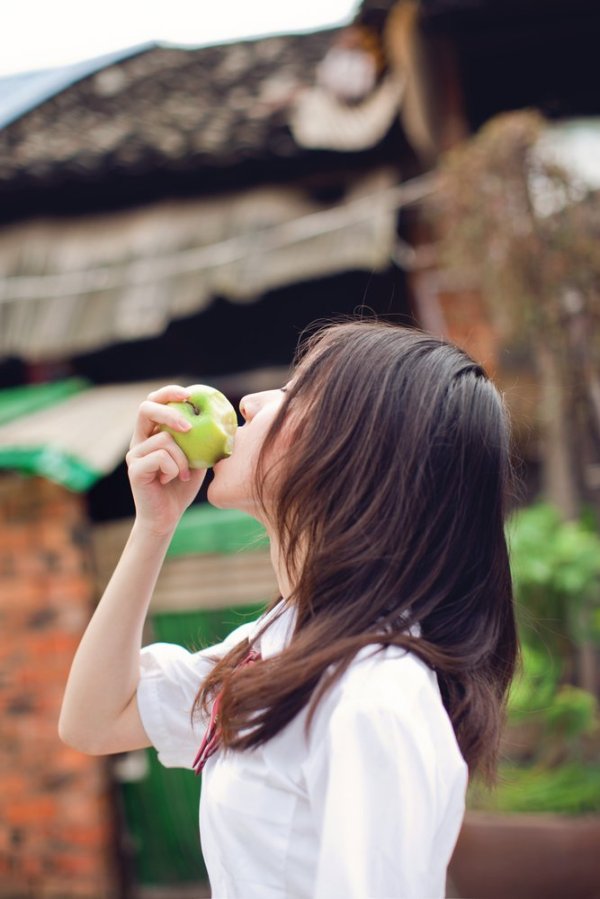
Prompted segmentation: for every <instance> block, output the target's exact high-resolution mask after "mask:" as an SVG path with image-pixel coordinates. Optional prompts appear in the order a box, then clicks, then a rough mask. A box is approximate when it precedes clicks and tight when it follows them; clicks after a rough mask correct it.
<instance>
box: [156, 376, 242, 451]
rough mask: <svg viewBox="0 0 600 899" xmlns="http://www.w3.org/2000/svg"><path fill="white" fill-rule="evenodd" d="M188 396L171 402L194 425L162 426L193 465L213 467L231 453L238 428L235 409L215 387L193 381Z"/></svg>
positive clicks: (170, 404)
mask: <svg viewBox="0 0 600 899" xmlns="http://www.w3.org/2000/svg"><path fill="white" fill-rule="evenodd" d="M187 389H188V390H189V399H187V400H186V401H185V402H183V403H168V405H169V406H173V407H174V408H175V409H177V411H178V412H179V413H180V414H181V415H182V416H183V417H184V418H185V420H186V421H188V422H189V423H190V424H191V426H192V427H191V429H190V430H189V431H185V432H183V431H175V430H172V429H171V428H168V427H167V426H166V425H161V431H167V432H168V433H169V434H170V435H171V437H172V438H173V440H174V441H175V443H177V445H178V446H180V447H181V449H182V450H183V452H184V453H185V455H186V456H187V459H188V462H189V464H190V468H212V466H213V465H214V464H215V463H216V462H218V461H219V460H220V459H225V458H227V456H230V455H231V451H232V449H233V438H234V436H235V432H236V430H237V426H238V424H237V415H236V414H235V409H234V408H233V406H232V405H231V403H230V402H229V400H228V399H227V397H226V396H224V395H223V394H222V393H221V392H220V391H219V390H217V389H216V388H215V387H209V386H208V385H206V384H194V385H193V386H192V387H188V388H187Z"/></svg>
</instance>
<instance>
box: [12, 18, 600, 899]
mask: <svg viewBox="0 0 600 899" xmlns="http://www.w3.org/2000/svg"><path fill="white" fill-rule="evenodd" d="M594 7H595V5H594V4H593V3H591V2H585V3H584V2H582V0H569V3H567V2H559V0H553V2H550V0H544V2H543V3H542V2H540V0H521V2H519V3H517V2H512V0H510V2H509V0H503V2H500V0H422V2H421V3H420V4H417V3H416V2H396V3H392V2H388V3H384V2H381V3H375V2H369V0H365V2H364V3H363V5H362V7H361V10H360V12H359V13H358V15H357V19H356V21H355V22H354V23H353V24H352V25H351V26H349V27H347V28H340V29H330V30H326V31H321V32H317V33H314V34H305V35H294V36H277V37H270V38H264V39H260V40H253V41H244V42H237V43H232V44H225V45H219V46H215V47H206V48H201V49H183V48H179V47H175V46H166V45H159V44H151V45H144V46H141V47H136V48H132V49H130V50H126V51H123V52H120V53H115V54H111V55H108V56H105V57H102V58H100V59H96V60H92V61H89V62H85V63H81V64H78V65H75V66H68V67H65V68H64V69H59V70H52V71H48V72H38V73H29V74H26V75H22V76H13V77H11V78H7V79H2V80H0V219H1V221H2V228H1V230H0V387H3V388H4V390H3V392H2V393H0V466H1V467H2V468H3V470H4V474H3V475H2V477H1V478H0V496H1V497H2V506H1V514H0V531H1V534H2V546H3V551H2V567H1V568H0V595H1V597H2V598H1V599H0V616H1V617H2V621H3V625H4V627H3V632H4V634H5V635H6V634H9V633H10V634H11V639H10V641H7V642H6V643H5V645H4V646H3V675H4V679H3V681H2V686H1V687H0V701H1V702H2V703H3V707H4V710H5V720H6V722H7V725H6V729H5V731H4V733H3V738H2V741H1V743H0V757H1V758H2V759H3V764H2V768H1V770H0V795H1V796H2V799H1V800H0V804H2V803H4V804H5V806H6V807H5V809H4V814H2V820H3V824H2V825H1V827H0V883H1V884H2V885H0V896H2V895H11V896H30V895H35V896H36V897H37V896H40V897H42V896H56V897H59V896H60V897H65V899H66V897H68V896H90V897H92V896H98V897H99V896H116V895H120V894H124V893H126V892H127V891H130V890H131V889H133V886H134V885H135V884H136V883H137V884H139V883H140V882H142V883H146V884H152V883H154V884H160V883H161V882H163V883H164V882H167V883H171V884H172V883H174V882H176V881H180V882H186V881H189V880H194V879H198V878H201V876H202V868H201V864H200V863H199V862H198V856H197V847H196V839H197V835H196V833H195V830H194V828H195V827H196V826H197V825H196V824H195V818H196V803H197V785H196V786H192V785H191V784H190V781H188V780H185V773H183V775H182V777H183V779H181V778H180V777H179V774H181V772H175V773H174V775H173V778H171V779H165V778H167V777H168V775H171V774H173V772H166V773H164V772H159V771H157V770H156V765H155V763H154V761H153V759H152V757H151V755H149V754H148V755H147V754H142V755H139V754H136V755H132V756H131V757H123V758H120V759H117V760H116V763H113V762H111V763H109V764H107V763H106V761H105V760H97V759H87V758H84V757H82V756H80V755H79V754H78V753H75V752H71V751H70V750H68V749H66V747H63V746H61V745H60V743H59V741H58V738H57V736H56V719H57V716H58V709H59V706H60V701H61V694H62V687H63V685H64V682H65V679H66V675H67V672H68V668H69V665H70V662H71V659H72V655H73V652H74V650H75V647H76V645H77V642H78V639H79V636H80V634H81V632H82V630H83V628H84V626H85V623H86V621H87V620H88V618H89V614H90V610H91V608H92V606H93V603H94V601H95V600H96V599H97V597H98V594H99V591H100V590H101V588H102V586H103V584H104V583H105V581H106V578H107V576H108V573H109V572H110V570H111V567H112V565H113V564H114V561H115V560H116V556H117V555H118V552H119V550H120V547H121V546H122V543H123V540H124V535H125V534H126V531H127V528H128V526H129V520H130V517H131V515H132V512H133V509H132V506H131V500H130V496H129V491H128V488H127V483H126V476H125V471H124V466H123V464H122V462H121V460H122V458H123V455H124V452H125V450H126V447H127V444H128V441H129V436H130V430H131V423H132V420H133V415H134V414H135V409H136V407H137V404H138V403H139V401H140V399H141V398H143V397H144V396H145V395H146V393H147V392H148V390H149V389H151V388H152V387H153V386H155V385H157V384H159V383H164V382H165V381H166V380H173V379H177V380H180V381H182V382H187V383H191V382H194V381H208V382H210V383H213V384H215V385H216V386H218V387H220V388H221V389H223V390H224V391H225V392H226V393H227V394H228V395H229V396H230V397H231V399H232V400H233V401H237V400H239V398H240V397H241V396H242V395H243V394H244V393H246V392H248V391H251V390H254V389H263V388H267V387H271V386H276V385H278V384H279V383H281V381H282V379H284V378H285V377H286V373H287V371H288V367H289V364H290V360H291V357H292V354H293V350H294V348H295V345H296V342H297V337H298V334H299V332H300V331H301V330H302V329H303V328H304V327H306V326H307V325H309V324H310V323H311V322H313V321H315V320H316V319H319V318H323V317H331V316H335V315H338V314H349V313H352V312H354V311H356V310H357V309H359V310H360V309H361V308H363V307H367V309H368V310H372V311H373V312H374V313H376V314H377V315H378V316H379V317H381V318H389V319H391V320H394V321H397V322H401V323H405V324H420V325H421V326H423V327H426V328H428V329H430V330H432V331H434V332H436V333H444V334H448V335H449V336H451V337H452V338H454V339H456V340H457V341H458V342H461V343H463V344H464V345H466V346H467V348H468V349H469V350H470V351H471V352H473V354H474V355H476V356H477V357H478V358H480V359H481V360H482V361H484V362H486V363H487V364H488V365H489V366H490V367H491V368H492V369H494V368H495V367H496V366H497V361H498V360H497V340H496V338H495V335H494V333H493V331H492V329H491V327H490V325H489V323H488V321H487V319H486V316H485V314H484V311H483V306H482V304H481V301H480V298H479V296H478V294H477V291H476V290H475V289H473V288H472V286H470V285H464V284H456V283H449V282H447V281H445V280H444V277H443V273H441V272H439V271H438V270H437V269H436V267H435V264H434V263H429V264H428V262H427V260H428V253H429V252H430V247H429V232H428V228H427V225H426V223H425V222H423V221H422V219H421V218H420V216H419V213H418V205H417V204H418V202H419V201H420V200H421V199H422V198H424V197H426V196H427V195H428V194H429V192H430V191H431V189H432V184H433V182H432V176H431V173H432V171H433V170H434V168H435V163H436V160H437V158H438V156H439V154H440V153H441V152H443V151H444V150H445V149H447V148H449V147H451V146H453V145H454V144H455V143H456V142H457V141H459V140H460V139H462V138H463V137H464V136H466V135H468V134H469V133H471V132H472V131H474V130H475V129H476V128H477V127H478V126H479V125H480V124H481V123H483V122H484V121H485V120H486V119H488V118H489V117H491V116H492V115H494V114H495V113H496V112H498V111H501V110H505V109H511V108H518V107H525V106H536V107H538V108H540V109H541V110H542V111H543V112H545V113H546V114H547V115H550V116H556V117H571V116H575V115H577V116H582V115H585V116H591V115H597V114H598V111H599V110H598V106H599V105H600V100H598V97H597V95H596V94H595V92H594V90H593V87H592V86H593V84H594V79H593V74H594V73H593V71H592V66H593V60H594V59H595V55H594V50H595V35H597V26H598V22H599V18H600V15H599V13H598V12H597V11H596V9H595V8H594ZM594 26H596V28H594ZM558 63H560V65H558ZM203 498H204V493H203V494H202V496H201V497H200V498H199V503H198V504H197V506H195V507H194V508H193V509H192V510H191V512H190V515H189V516H188V518H187V519H186V520H185V521H184V523H183V525H182V528H181V529H180V532H179V533H178V536H177V539H176V540H175V541H174V545H173V547H172V548H171V553H170V556H169V559H168V561H167V564H166V565H165V570H164V572H163V576H162V578H161V582H160V584H159V589H158V590H157V596H156V598H155V601H154V606H153V611H152V616H151V623H150V626H149V631H148V637H149V638H151V637H158V638H160V639H171V640H178V641H182V642H185V641H186V639H189V635H190V634H191V635H192V639H195V638H196V636H198V638H199V639H202V640H205V639H211V638H217V637H218V636H219V635H220V634H221V633H222V631H223V630H224V629H227V628H228V627H230V626H232V623H233V622H235V620H236V616H237V615H240V614H244V610H246V612H248V613H251V612H256V610H257V609H258V608H259V607H260V606H261V605H262V604H263V603H264V602H265V601H267V600H268V599H270V598H271V596H272V593H273V590H274V584H273V582H272V579H271V575H270V569H269V566H268V558H267V553H266V550H265V548H264V546H262V547H261V546H260V545H259V544H258V545H257V544H256V543H255V542H254V543H253V542H252V541H255V538H256V534H255V532H254V531H253V530H252V528H251V526H250V525H249V524H248V522H247V521H245V520H243V519H242V518H239V517H236V516H233V517H230V518H226V519H223V518H219V517H215V516H214V515H212V511H211V510H210V509H208V510H207V509H206V507H205V505H204V504H203V502H202V500H203ZM248 528H250V530H248ZM248 547H250V549H249V551H247V552H244V553H243V554H241V555H240V554H239V550H240V549H241V548H246V549H248ZM200 585H204V586H202V587H201V586H200ZM227 606H233V607H235V608H234V611H233V613H232V612H231V610H230V609H229V610H228V611H227V612H225V611H224V609H225V607H227ZM232 614H233V619H232V617H231V616H232ZM194 791H196V792H194ZM169 815H170V816H171V817H169ZM174 815H175V817H176V818H178V819H179V821H180V822H181V821H183V822H184V824H183V825H182V828H181V829H178V825H177V821H176V820H174V819H173V816H174ZM4 884H6V885H7V887H6V890H7V891H8V892H3V890H4V889H5V887H4ZM173 895H174V894H173Z"/></svg>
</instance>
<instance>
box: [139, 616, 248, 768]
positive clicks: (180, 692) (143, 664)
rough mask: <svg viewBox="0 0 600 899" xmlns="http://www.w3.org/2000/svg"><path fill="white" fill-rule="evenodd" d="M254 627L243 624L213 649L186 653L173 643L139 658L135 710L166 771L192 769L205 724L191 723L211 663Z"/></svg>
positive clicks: (158, 645) (159, 645) (146, 649)
mask: <svg viewBox="0 0 600 899" xmlns="http://www.w3.org/2000/svg"><path fill="white" fill-rule="evenodd" d="M256 626H257V623H256V622H250V623H248V624H243V625H242V626H241V627H239V628H237V629H236V630H235V631H233V632H232V633H231V634H229V636H228V637H227V638H226V639H225V640H224V641H223V642H222V643H219V644H217V645H216V646H211V647H209V648H208V649H203V650H202V651H201V652H189V651H188V650H186V649H184V648H183V646H178V645H176V644H174V643H153V644H151V645H150V646H145V647H144V648H143V649H142V651H141V653H140V680H139V683H138V688H137V705H138V709H139V713H140V717H141V719H142V724H143V725H144V730H145V731H146V733H147V735H148V738H149V739H150V741H151V743H152V745H153V746H154V748H155V749H156V750H157V752H158V758H159V761H160V762H161V763H162V764H163V765H165V767H167V768H191V767H192V763H193V761H194V758H195V756H196V753H197V751H198V746H199V744H200V741H201V739H202V735H203V732H204V727H205V726H206V722H203V721H202V720H196V721H194V723H192V716H191V711H192V706H193V704H194V699H195V697H196V694H197V693H198V690H199V688H200V685H201V683H202V681H203V680H204V678H205V677H207V675H208V674H209V673H210V671H211V669H212V667H213V665H214V664H215V659H218V658H221V657H222V656H224V655H226V653H227V652H229V650H231V649H233V648H234V646H236V645H237V643H240V642H241V641H242V640H244V639H246V638H247V637H248V638H250V637H252V636H253V635H254V633H255V630H256Z"/></svg>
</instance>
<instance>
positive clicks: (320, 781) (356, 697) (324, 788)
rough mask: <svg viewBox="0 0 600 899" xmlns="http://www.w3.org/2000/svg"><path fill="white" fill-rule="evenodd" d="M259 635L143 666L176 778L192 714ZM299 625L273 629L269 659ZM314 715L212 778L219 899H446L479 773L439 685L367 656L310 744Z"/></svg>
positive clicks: (211, 866) (164, 646)
mask: <svg viewBox="0 0 600 899" xmlns="http://www.w3.org/2000/svg"><path fill="white" fill-rule="evenodd" d="M264 620H265V619H264V618H263V619H260V620H259V622H254V623H252V624H246V625H243V626H242V627H240V628H238V629H237V630H235V631H234V632H233V633H232V634H230V635H229V637H228V638H227V639H226V640H225V641H224V642H223V643H221V644H219V645H218V646H216V647H212V648H210V649H209V650H203V651H202V652H198V653H190V652H188V651H186V650H185V649H183V647H181V646H175V645H173V644H168V643H157V644H154V645H152V646H147V647H145V648H144V649H143V650H142V654H141V678H140V683H139V686H138V705H139V709H140V714H141V717H142V721H143V724H144V728H145V729H146V732H147V734H148V736H149V738H150V740H151V741H152V743H153V745H154V746H155V747H156V749H157V750H158V757H159V759H160V761H161V762H162V763H163V765H166V766H167V767H183V768H191V767H192V762H193V759H194V756H195V755H196V752H197V750H198V746H199V743H200V741H201V739H202V735H203V732H204V727H205V722H200V723H198V724H196V725H194V726H193V727H192V724H191V722H190V709H191V707H192V703H193V701H194V697H195V695H196V692H197V690H198V686H199V684H200V682H201V680H202V678H203V677H205V676H206V674H207V673H208V671H210V669H211V666H212V664H213V663H212V661H211V660H210V658H209V656H213V657H215V656H222V655H224V654H225V653H226V652H228V651H229V650H230V649H231V648H232V647H233V646H235V645H236V643H238V642H239V641H240V640H242V639H244V638H245V637H252V635H253V634H254V633H255V630H256V628H257V626H258V625H259V624H260V625H262V624H264ZM293 623H294V619H293V613H292V612H290V611H286V612H284V613H283V615H280V617H278V618H277V617H276V616H275V617H273V614H272V623H271V625H270V626H269V628H268V630H267V631H266V632H265V634H263V636H262V638H261V645H260V650H261V654H262V656H263V657H264V658H267V657H269V656H272V655H274V654H276V653H278V652H280V651H281V649H282V648H283V647H284V646H285V645H286V643H287V642H288V640H289V638H290V636H291V631H292V629H293ZM305 720H306V710H304V711H302V712H301V713H300V714H299V715H297V716H296V718H295V719H294V720H293V721H291V722H290V723H289V724H288V725H287V726H286V727H285V728H284V729H283V730H282V731H280V732H279V734H277V736H275V737H274V738H273V739H271V740H270V741H269V742H268V743H267V744H266V745H264V746H261V747H259V748H257V749H254V750H251V751H244V752H235V751H228V752H223V751H222V750H218V751H217V753H216V754H215V755H213V756H212V757H211V758H210V759H209V760H208V762H207V764H206V767H205V768H204V772H203V775H202V796H201V801H200V835H201V842H202V850H203V855H204V860H205V863H206V867H207V870H208V874H209V878H210V883H211V888H212V895H213V899H439V897H443V896H444V895H445V878H446V868H447V865H448V862H449V860H450V857H451V854H452V850H453V848H454V845H455V843H456V839H457V837H458V832H459V829H460V825H461V822H462V818H463V814H464V802H465V790H466V784H467V767H466V764H465V762H464V760H463V758H462V756H461V754H460V751H459V749H458V745H457V743H456V739H455V736H454V732H453V729H452V725H451V723H450V720H449V718H448V716H447V713H446V711H445V709H444V706H443V704H442V699H441V696H440V692H439V688H438V684H437V679H436V676H435V673H434V672H432V671H431V670H430V669H429V668H428V667H427V666H426V665H425V664H424V663H423V662H421V661H420V660H419V659H417V657H416V656H414V655H412V654H410V653H406V652H404V651H403V650H401V649H399V648H397V647H388V648H387V649H385V650H383V651H381V652H379V653H377V654H373V649H372V648H366V649H364V650H361V651H360V652H359V653H358V654H357V656H356V657H355V659H354V661H353V662H352V664H351V665H350V666H349V668H348V670H347V671H346V672H345V673H344V674H343V675H342V677H341V678H340V679H339V680H338V682H337V683H336V685H335V686H334V687H333V688H332V689H331V690H330V691H329V692H328V693H326V694H325V697H324V698H323V700H322V701H321V703H320V704H319V707H318V711H317V713H316V715H315V717H314V719H313V724H312V728H311V730H310V732H309V737H308V740H307V739H306V737H305V731H304V725H305Z"/></svg>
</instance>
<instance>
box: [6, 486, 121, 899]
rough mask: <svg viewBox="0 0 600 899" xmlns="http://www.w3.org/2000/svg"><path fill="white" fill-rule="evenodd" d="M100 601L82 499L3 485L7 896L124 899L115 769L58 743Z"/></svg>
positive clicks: (57, 491) (54, 488)
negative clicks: (118, 876) (110, 775)
mask: <svg viewBox="0 0 600 899" xmlns="http://www.w3.org/2000/svg"><path fill="white" fill-rule="evenodd" d="M92 601H93V588H92V577H91V571H90V564H89V545H88V525H87V521H86V514H85V507H84V503H83V500H82V498H81V497H79V496H77V495H74V494H72V493H69V492H68V491H67V490H65V489H63V488H61V487H59V486H56V485H54V484H51V483H49V482H48V481H45V480H42V479H40V478H23V477H21V476H19V475H17V474H12V473H11V474H3V475H1V476H0V710H1V721H2V724H1V731H0V897H8V896H10V897H11V899H17V897H18V899H21V897H28V899H49V897H52V899H59V897H60V899H75V897H77V899H79V897H82V899H83V897H87V899H100V897H111V899H112V897H115V896H117V895H118V890H117V887H116V880H115V876H114V871H113V866H112V852H111V846H112V843H113V834H112V824H111V821H112V816H111V803H110V800H109V794H108V780H107V777H106V765H105V762H104V760H102V759H93V758H89V757H86V756H84V755H81V754H80V753H78V752H75V751H73V750H71V749H69V748H68V747H66V746H64V745H63V744H62V743H61V742H60V740H59V739H58V736H57V721H58V715H59V710H60V704H61V698H62V692H63V689H64V685H65V681H66V678H67V674H68V671H69V667H70V664H71V660H72V657H73V654H74V652H75V649H76V647H77V644H78V641H79V638H80V636H81V634H82V632H83V629H84V627H85V625H86V623H87V621H88V619H89V615H90V610H91V607H92Z"/></svg>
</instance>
